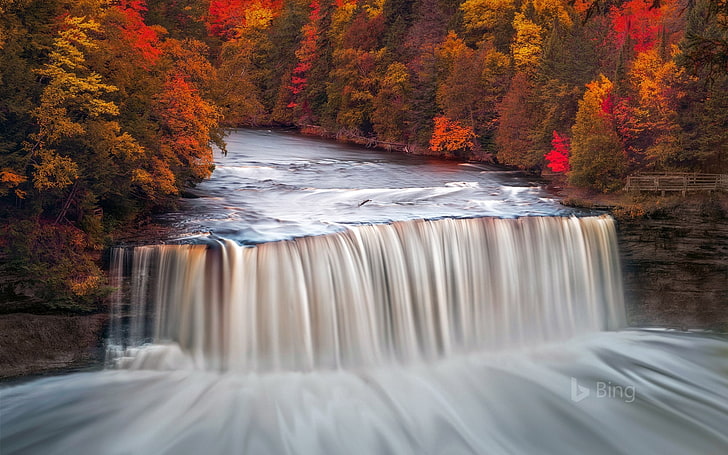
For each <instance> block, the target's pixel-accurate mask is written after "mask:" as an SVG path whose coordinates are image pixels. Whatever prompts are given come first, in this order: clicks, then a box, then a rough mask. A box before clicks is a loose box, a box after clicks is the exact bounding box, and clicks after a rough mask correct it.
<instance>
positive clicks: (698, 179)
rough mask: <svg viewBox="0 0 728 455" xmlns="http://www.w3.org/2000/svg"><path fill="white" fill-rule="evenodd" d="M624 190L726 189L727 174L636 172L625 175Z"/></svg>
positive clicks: (683, 190) (681, 190) (727, 182)
mask: <svg viewBox="0 0 728 455" xmlns="http://www.w3.org/2000/svg"><path fill="white" fill-rule="evenodd" d="M624 190H625V191H659V192H661V193H662V195H663V196H664V195H665V193H666V192H668V191H672V192H680V193H682V194H683V195H685V194H686V193H687V192H688V191H728V174H688V173H670V174H667V173H665V174H657V173H655V174H652V173H650V174H637V175H630V176H629V177H627V185H626V186H625V187H624Z"/></svg>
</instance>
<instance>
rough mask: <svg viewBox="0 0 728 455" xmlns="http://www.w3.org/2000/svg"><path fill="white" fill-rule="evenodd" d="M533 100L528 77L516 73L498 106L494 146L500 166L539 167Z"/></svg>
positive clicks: (540, 159)
mask: <svg viewBox="0 0 728 455" xmlns="http://www.w3.org/2000/svg"><path fill="white" fill-rule="evenodd" d="M534 99H535V98H534V94H533V88H532V87H531V82H530V81H529V80H528V77H527V76H526V75H525V74H524V73H520V72H519V73H517V74H516V75H515V76H514V77H513V79H512V80H511V85H510V88H509V90H508V92H507V93H506V95H505V96H504V97H503V100H502V101H501V102H500V103H499V104H498V115H499V125H498V131H497V132H496V135H495V143H496V146H497V147H498V153H497V158H498V162H499V163H502V164H509V165H512V166H518V167H520V168H522V169H530V170H535V169H538V168H539V166H540V165H541V162H542V158H543V153H542V152H541V151H540V150H539V148H538V147H537V144H536V141H535V138H534V135H535V133H536V129H537V125H538V123H537V122H538V119H537V116H536V115H535V114H536V112H537V109H536V105H535V103H534Z"/></svg>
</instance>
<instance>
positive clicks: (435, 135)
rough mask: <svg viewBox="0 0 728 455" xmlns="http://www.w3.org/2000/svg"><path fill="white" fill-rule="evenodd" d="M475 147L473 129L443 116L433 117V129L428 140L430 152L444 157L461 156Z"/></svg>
mask: <svg viewBox="0 0 728 455" xmlns="http://www.w3.org/2000/svg"><path fill="white" fill-rule="evenodd" d="M474 146H475V133H474V132H473V128H471V127H469V126H463V125H462V124H461V123H460V122H458V121H455V120H450V119H448V118H447V117H445V116H442V115H441V116H438V117H435V128H434V130H433V132H432V138H431V139H430V150H432V151H433V152H438V153H444V154H445V156H459V155H463V154H465V153H467V152H469V151H470V150H472V149H473V147H474Z"/></svg>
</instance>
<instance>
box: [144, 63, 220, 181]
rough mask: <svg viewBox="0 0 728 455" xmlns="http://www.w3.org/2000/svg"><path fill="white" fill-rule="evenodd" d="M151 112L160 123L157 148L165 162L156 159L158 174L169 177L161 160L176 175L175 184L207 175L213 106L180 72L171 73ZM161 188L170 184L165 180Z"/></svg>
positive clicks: (210, 166)
mask: <svg viewBox="0 0 728 455" xmlns="http://www.w3.org/2000/svg"><path fill="white" fill-rule="evenodd" d="M154 111H155V113H156V115H157V116H158V117H159V124H160V126H161V131H160V133H161V138H160V151H161V156H162V158H163V159H164V161H158V162H157V167H159V171H160V175H164V176H165V177H166V178H165V180H169V172H168V171H167V170H166V169H164V167H165V166H164V165H163V164H162V163H164V164H166V165H168V166H169V168H171V169H172V171H173V172H174V175H175V176H176V177H177V180H178V182H177V183H176V184H177V187H181V186H184V185H188V184H191V183H196V182H199V181H200V180H202V179H204V178H206V177H209V176H210V174H211V173H212V169H213V155H212V148H211V146H210V143H211V139H212V137H211V136H212V134H213V130H214V129H215V128H217V125H218V121H219V118H220V114H219V111H218V109H217V108H216V106H214V105H212V104H210V103H209V102H207V101H205V100H204V99H203V98H202V96H201V95H200V93H199V90H198V89H197V87H195V86H194V84H193V83H191V82H190V81H189V80H188V79H187V78H185V77H184V76H183V75H180V74H171V75H169V76H168V77H167V80H166V81H165V83H164V85H163V87H162V92H161V93H160V94H159V95H157V96H156V97H155V99H154ZM164 188H170V186H169V185H168V184H166V183H165V186H164V187H163V188H162V189H163V190H164Z"/></svg>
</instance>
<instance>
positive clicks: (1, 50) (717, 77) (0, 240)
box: [0, 0, 728, 304]
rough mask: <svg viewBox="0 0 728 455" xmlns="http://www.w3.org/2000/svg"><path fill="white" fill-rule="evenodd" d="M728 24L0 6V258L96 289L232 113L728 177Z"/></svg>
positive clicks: (536, 9) (436, 6) (307, 2)
mask: <svg viewBox="0 0 728 455" xmlns="http://www.w3.org/2000/svg"><path fill="white" fill-rule="evenodd" d="M727 18H728V3H727V2H726V0H629V1H620V0H465V1H461V0H174V1H172V0H148V1H143V0H116V1H113V0H79V1H70V0H42V1H41V0H0V227H2V230H3V235H2V237H0V247H1V248H2V250H1V251H2V254H1V255H0V261H2V262H4V263H5V264H6V265H5V267H6V268H10V269H12V272H13V273H15V274H16V275H18V274H19V275H22V276H25V277H27V280H28V283H27V288H29V289H31V288H32V289H35V290H36V294H38V295H39V296H40V297H42V298H45V299H47V300H48V301H53V302H61V303H59V304H63V302H71V301H73V302H79V301H83V300H84V299H88V300H93V299H95V298H96V297H98V295H99V293H100V292H101V287H102V286H101V285H102V283H103V280H102V273H101V271H100V270H99V268H98V265H97V264H98V261H97V260H96V256H98V255H99V254H100V253H99V252H100V251H101V249H102V248H103V247H104V245H105V244H106V243H107V242H108V240H109V233H111V232H113V231H114V230H115V229H118V228H119V227H123V226H125V225H127V224H128V223H129V222H130V221H131V220H135V219H139V217H140V216H143V215H144V214H147V213H149V212H151V211H153V210H157V209H168V208H169V207H172V206H173V205H174V203H175V201H176V198H177V197H178V194H179V193H180V191H181V190H182V189H183V188H184V187H186V186H188V185H191V184H194V183H195V182H198V181H200V180H201V179H204V178H205V177H207V176H208V175H209V174H210V172H211V171H212V162H213V160H212V149H211V144H212V143H217V144H218V145H219V146H224V144H223V143H222V137H221V134H220V129H219V128H220V127H221V126H243V125H275V124H280V125H297V126H300V127H316V128H310V129H315V130H319V131H320V130H326V131H329V132H331V133H334V134H337V135H339V136H344V137H346V136H350V137H365V138H372V139H377V140H381V141H387V142H393V143H401V144H406V145H407V149H408V150H409V151H412V152H416V153H430V154H437V155H442V156H451V157H459V158H465V159H479V160H492V161H497V162H499V163H503V164H509V165H514V166H518V167H520V168H523V169H527V170H531V171H534V172H548V173H551V174H554V175H557V176H563V177H561V178H563V179H565V180H568V181H569V182H570V183H571V184H574V185H578V186H585V187H591V188H594V189H597V190H601V191H610V190H613V189H616V188H619V187H621V186H622V185H623V178H624V176H625V175H627V174H629V173H632V172H636V171H702V172H728V151H727V150H726V149H727V148H728V75H727V74H728V19H727ZM13 286H14V287H13V288H12V289H10V290H8V289H7V287H6V288H3V289H0V294H12V293H17V292H21V291H22V290H21V291H19V290H18V286H17V285H13ZM0 287H2V283H1V282H0ZM38 290H41V291H40V292H38ZM21 293H22V292H21Z"/></svg>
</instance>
